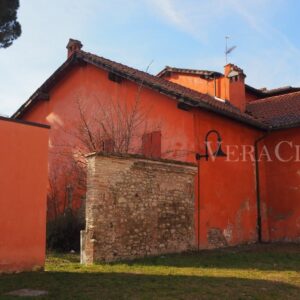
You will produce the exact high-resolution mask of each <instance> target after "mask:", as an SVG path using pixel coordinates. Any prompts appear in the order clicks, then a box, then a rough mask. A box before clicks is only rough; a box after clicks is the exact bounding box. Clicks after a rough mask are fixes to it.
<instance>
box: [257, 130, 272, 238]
mask: <svg viewBox="0 0 300 300" xmlns="http://www.w3.org/2000/svg"><path fill="white" fill-rule="evenodd" d="M268 134H269V131H267V132H266V133H264V134H263V135H262V136H261V137H259V138H258V139H256V140H255V142H254V156H255V185H256V208H257V236H258V242H259V243H261V242H262V230H261V202H260V182H259V161H258V143H259V142H260V141H262V140H263V139H264V138H266V136H267V135H268Z"/></svg>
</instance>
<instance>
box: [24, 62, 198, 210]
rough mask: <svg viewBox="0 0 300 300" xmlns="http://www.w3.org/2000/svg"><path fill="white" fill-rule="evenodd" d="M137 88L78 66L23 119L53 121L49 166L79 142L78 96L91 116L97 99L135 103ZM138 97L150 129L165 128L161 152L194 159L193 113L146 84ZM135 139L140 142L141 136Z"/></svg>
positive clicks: (65, 161) (61, 161) (78, 199)
mask: <svg viewBox="0 0 300 300" xmlns="http://www.w3.org/2000/svg"><path fill="white" fill-rule="evenodd" d="M137 91H138V86H137V85H136V84H135V83H132V82H130V81H128V80H123V81H122V83H121V84H118V83H115V82H113V81H110V80H108V74H107V72H105V71H102V70H99V69H98V68H96V67H94V66H91V65H87V66H83V67H75V68H74V69H73V70H72V71H71V72H70V73H69V74H68V75H67V76H66V77H65V78H64V79H63V80H61V81H60V82H59V83H58V84H57V85H56V86H55V87H54V88H53V89H52V90H51V92H50V100H49V101H43V100H42V101H39V104H37V105H35V106H34V107H33V108H32V109H31V110H30V111H28V112H27V113H26V114H25V115H24V116H23V119H25V120H28V121H38V122H43V123H46V124H49V125H51V130H50V139H49V163H50V170H51V168H54V167H55V166H56V165H64V164H68V159H67V158H66V157H65V156H62V155H60V154H59V152H62V150H63V148H65V150H66V152H67V151H69V149H70V146H71V145H74V144H78V139H76V138H75V137H74V131H75V130H76V127H78V124H79V123H80V121H79V120H80V118H79V111H78V105H77V104H76V101H77V100H80V102H81V103H82V105H83V106H84V108H85V109H86V115H90V116H91V115H92V114H93V113H94V112H95V111H97V109H99V108H97V102H98V101H100V102H101V103H107V102H110V101H124V102H127V103H133V102H134V101H135V99H136V97H137ZM139 97H140V98H141V99H142V104H141V105H142V106H143V109H145V110H147V111H148V117H147V120H146V121H147V130H148V131H152V130H153V129H154V130H157V129H160V130H161V132H162V156H163V157H166V158H171V159H178V160H182V161H194V152H192V153H191V150H192V151H193V149H194V132H193V118H192V115H191V113H189V112H186V111H182V110H179V109H178V108H177V102H176V101H175V100H172V99H170V98H168V97H167V96H164V95H162V94H160V93H157V92H154V91H152V90H150V89H147V88H145V87H144V88H142V90H141V94H140V96H139ZM157 126H158V128H157ZM136 142H137V143H141V139H140V140H138V141H136ZM63 145H65V146H66V147H64V146H63ZM138 146H141V144H140V145H138ZM67 148H68V149H67ZM64 169H66V168H64ZM66 170H67V169H66ZM82 195H84V191H83V192H81V193H77V194H76V193H75V194H74V199H73V200H74V202H73V208H75V209H76V208H78V207H79V206H80V205H81V197H82Z"/></svg>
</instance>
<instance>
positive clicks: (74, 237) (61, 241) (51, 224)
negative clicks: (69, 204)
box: [47, 209, 84, 252]
mask: <svg viewBox="0 0 300 300" xmlns="http://www.w3.org/2000/svg"><path fill="white" fill-rule="evenodd" d="M82 229H84V223H83V221H82V220H80V218H79V217H78V216H77V215H76V214H75V213H73V212H72V210H70V209H69V210H66V211H65V212H64V214H62V215H60V216H58V217H57V218H55V219H53V220H50V221H48V223H47V249H48V250H55V251H61V252H66V251H71V250H75V251H79V250H80V230H82Z"/></svg>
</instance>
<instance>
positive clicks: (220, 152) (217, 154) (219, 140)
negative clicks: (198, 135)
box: [196, 129, 227, 160]
mask: <svg viewBox="0 0 300 300" xmlns="http://www.w3.org/2000/svg"><path fill="white" fill-rule="evenodd" d="M211 134H215V135H216V136H217V150H216V151H215V152H214V153H213V154H212V156H213V157H226V156H227V155H226V153H225V152H224V151H223V150H222V148H221V145H222V138H221V135H220V133H219V132H218V131H217V130H214V129H212V130H210V131H208V132H207V134H206V136H205V153H204V154H201V153H196V160H200V159H201V158H205V159H206V160H208V158H209V152H208V146H207V144H208V138H209V136H210V135H211Z"/></svg>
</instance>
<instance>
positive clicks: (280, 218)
mask: <svg viewBox="0 0 300 300" xmlns="http://www.w3.org/2000/svg"><path fill="white" fill-rule="evenodd" d="M264 142H265V143H264V144H265V146H266V147H267V149H268V151H269V152H270V157H271V160H272V161H266V158H265V159H264V161H265V166H261V168H262V167H265V171H264V172H265V178H262V180H264V181H265V182H266V191H265V194H264V195H263V196H264V199H265V201H266V204H267V216H268V232H267V234H268V236H269V240H270V241H300V129H299V128H294V129H287V130H280V131H276V132H272V133H271V134H270V135H269V136H268V137H267V138H266V139H265V141H264ZM276 147H277V150H278V151H277V152H278V154H279V155H280V156H279V157H278V155H276V152H275V151H276ZM268 236H267V237H266V238H268ZM266 238H265V239H266Z"/></svg>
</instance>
